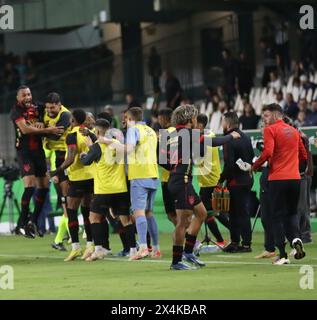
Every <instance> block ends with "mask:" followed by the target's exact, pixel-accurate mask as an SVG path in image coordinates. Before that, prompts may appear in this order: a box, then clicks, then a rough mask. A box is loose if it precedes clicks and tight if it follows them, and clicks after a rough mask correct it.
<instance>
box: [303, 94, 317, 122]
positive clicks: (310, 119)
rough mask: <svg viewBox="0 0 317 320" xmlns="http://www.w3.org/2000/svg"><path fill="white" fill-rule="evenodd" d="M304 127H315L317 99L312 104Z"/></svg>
mask: <svg viewBox="0 0 317 320" xmlns="http://www.w3.org/2000/svg"><path fill="white" fill-rule="evenodd" d="M304 126H305V127H313V126H317V99H315V100H314V101H313V102H312V112H311V113H309V114H308V115H307V117H306V119H305V124H304Z"/></svg>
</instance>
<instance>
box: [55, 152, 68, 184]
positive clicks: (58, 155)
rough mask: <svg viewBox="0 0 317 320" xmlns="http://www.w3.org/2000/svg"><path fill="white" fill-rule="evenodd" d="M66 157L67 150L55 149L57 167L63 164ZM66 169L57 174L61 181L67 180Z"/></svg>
mask: <svg viewBox="0 0 317 320" xmlns="http://www.w3.org/2000/svg"><path fill="white" fill-rule="evenodd" d="M65 157H66V152H65V151H58V150H57V151H55V167H56V168H59V167H60V166H61V164H62V163H63V162H64V161H65ZM65 171H66V170H64V171H62V172H61V173H59V174H58V175H57V177H58V181H59V182H63V181H67V180H68V177H67V175H66V174H65Z"/></svg>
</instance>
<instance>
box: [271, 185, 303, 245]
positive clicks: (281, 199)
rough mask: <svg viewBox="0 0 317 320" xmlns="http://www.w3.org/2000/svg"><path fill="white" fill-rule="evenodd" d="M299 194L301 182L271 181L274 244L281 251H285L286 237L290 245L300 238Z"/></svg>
mask: <svg viewBox="0 0 317 320" xmlns="http://www.w3.org/2000/svg"><path fill="white" fill-rule="evenodd" d="M299 192H300V180H274V181H269V198H270V201H271V206H270V211H271V217H272V223H273V233H274V242H275V245H276V247H278V248H279V250H280V251H281V250H283V251H284V248H285V237H286V238H287V240H288V241H289V242H290V243H292V240H293V239H294V238H297V237H299V223H298V216H297V205H298V200H299Z"/></svg>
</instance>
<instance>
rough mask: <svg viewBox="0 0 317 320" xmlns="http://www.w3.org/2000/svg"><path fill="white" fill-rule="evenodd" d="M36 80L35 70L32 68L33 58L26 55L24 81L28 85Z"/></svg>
mask: <svg viewBox="0 0 317 320" xmlns="http://www.w3.org/2000/svg"><path fill="white" fill-rule="evenodd" d="M35 81H36V70H35V68H34V64H33V60H32V59H31V58H30V57H28V58H27V59H26V83H27V84H28V85H32V84H34V82H35Z"/></svg>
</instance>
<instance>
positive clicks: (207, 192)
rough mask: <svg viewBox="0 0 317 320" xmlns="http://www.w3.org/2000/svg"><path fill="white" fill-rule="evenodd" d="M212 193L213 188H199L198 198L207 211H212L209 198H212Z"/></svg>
mask: <svg viewBox="0 0 317 320" xmlns="http://www.w3.org/2000/svg"><path fill="white" fill-rule="evenodd" d="M213 191H214V187H202V188H200V191H199V196H200V198H201V201H202V202H203V204H204V206H205V208H206V210H207V211H211V210H212V206H211V197H212V193H213Z"/></svg>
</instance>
